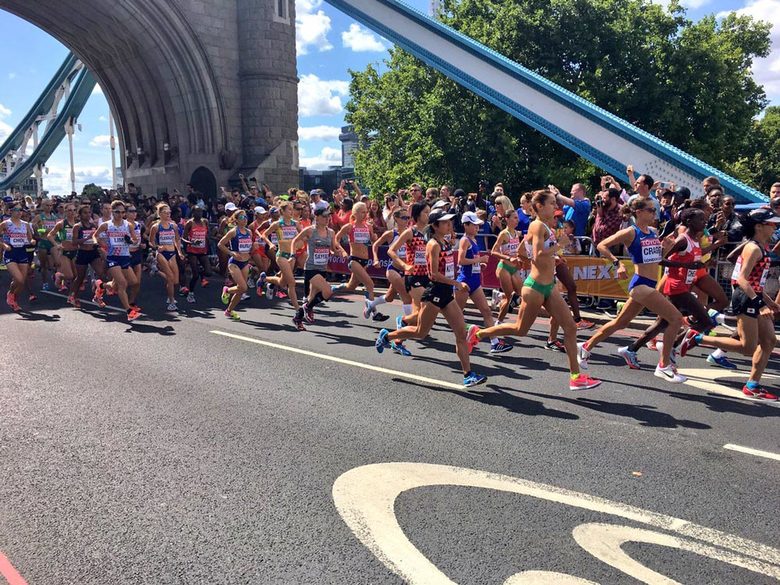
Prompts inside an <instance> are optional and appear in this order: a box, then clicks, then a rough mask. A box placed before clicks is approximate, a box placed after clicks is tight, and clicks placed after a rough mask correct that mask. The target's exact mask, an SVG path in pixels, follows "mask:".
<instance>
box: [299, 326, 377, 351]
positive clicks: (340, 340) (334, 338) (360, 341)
mask: <svg viewBox="0 0 780 585" xmlns="http://www.w3.org/2000/svg"><path fill="white" fill-rule="evenodd" d="M311 332H312V333H314V335H316V336H317V337H321V338H324V339H330V340H331V341H330V342H329V343H328V345H344V344H346V345H345V347H349V346H350V345H359V346H362V347H373V345H374V342H373V341H372V340H371V339H366V338H364V337H353V336H350V335H339V334H337V333H328V332H327V331H311ZM385 351H392V350H389V349H386V350H385Z"/></svg>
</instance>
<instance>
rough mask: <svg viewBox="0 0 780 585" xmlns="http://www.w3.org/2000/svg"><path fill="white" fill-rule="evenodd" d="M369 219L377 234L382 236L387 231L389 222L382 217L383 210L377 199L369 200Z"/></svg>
mask: <svg viewBox="0 0 780 585" xmlns="http://www.w3.org/2000/svg"><path fill="white" fill-rule="evenodd" d="M368 220H369V223H370V224H371V225H372V226H373V228H374V233H375V234H376V235H377V236H381V235H382V234H383V233H385V231H387V224H386V223H385V218H384V217H382V210H380V209H379V203H378V202H377V200H376V199H371V200H370V201H369V202H368Z"/></svg>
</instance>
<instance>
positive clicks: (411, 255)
mask: <svg viewBox="0 0 780 585" xmlns="http://www.w3.org/2000/svg"><path fill="white" fill-rule="evenodd" d="M429 213H430V207H429V206H428V204H427V203H422V202H420V203H415V204H413V205H412V210H411V214H410V215H411V218H412V221H413V222H414V225H412V226H411V227H409V228H407V229H405V230H404V231H403V232H401V233H400V234H399V235H398V237H397V238H396V239H395V240H394V241H393V243H392V244H390V248H388V250H387V255H388V256H389V257H390V259H391V260H392V261H393V263H395V264H397V265H398V266H401V267H402V268H403V270H404V287H405V288H406V291H407V292H408V293H409V296H410V297H412V309H411V311H410V312H409V313H408V314H407V310H408V308H405V309H404V314H403V315H399V316H398V317H397V318H396V320H395V324H396V329H401V328H403V327H406V326H407V325H416V324H417V319H418V317H419V316H420V311H421V310H422V295H423V292H425V289H426V287H427V286H428V284H429V280H428V267H427V264H426V239H427V238H426V236H425V230H426V229H427V226H428V215H429ZM404 249H405V250H406V255H405V256H404V257H403V259H402V258H401V255H402V254H401V252H402V251H403V250H404Z"/></svg>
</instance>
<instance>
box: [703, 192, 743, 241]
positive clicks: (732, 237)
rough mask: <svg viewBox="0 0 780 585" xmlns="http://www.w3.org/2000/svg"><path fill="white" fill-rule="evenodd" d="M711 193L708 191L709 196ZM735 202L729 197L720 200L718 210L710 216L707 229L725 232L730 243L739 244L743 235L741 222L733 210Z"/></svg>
mask: <svg viewBox="0 0 780 585" xmlns="http://www.w3.org/2000/svg"><path fill="white" fill-rule="evenodd" d="M711 193H712V191H710V194H711ZM734 206H735V201H734V198H733V197H731V196H730V195H725V196H724V197H723V198H722V199H721V203H720V210H718V211H716V212H715V213H714V214H712V215H711V216H710V219H709V221H708V222H707V229H709V230H710V232H726V235H727V236H728V241H729V242H730V243H734V242H741V241H742V236H743V234H744V231H745V230H744V228H743V227H742V222H741V221H740V220H739V216H738V215H737V214H736V212H735V210H734Z"/></svg>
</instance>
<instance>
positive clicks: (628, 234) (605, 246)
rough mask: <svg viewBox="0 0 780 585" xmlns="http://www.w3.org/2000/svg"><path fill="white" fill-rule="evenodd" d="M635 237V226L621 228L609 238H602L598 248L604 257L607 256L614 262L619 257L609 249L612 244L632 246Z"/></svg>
mask: <svg viewBox="0 0 780 585" xmlns="http://www.w3.org/2000/svg"><path fill="white" fill-rule="evenodd" d="M633 239H634V228H632V227H629V228H626V229H624V230H620V231H619V232H617V233H614V234H612V235H611V236H609V237H608V238H606V239H604V240H601V241H600V242H599V243H598V245H597V246H596V248H597V249H598V251H599V254H601V256H602V257H603V258H607V259H608V260H611V261H612V262H613V263H615V262H617V261H618V259H617V258H616V257H615V255H614V254H613V253H612V252H610V251H609V249H610V248H611V247H612V246H619V245H621V244H622V245H623V246H630V245H631V242H632V241H633Z"/></svg>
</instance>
